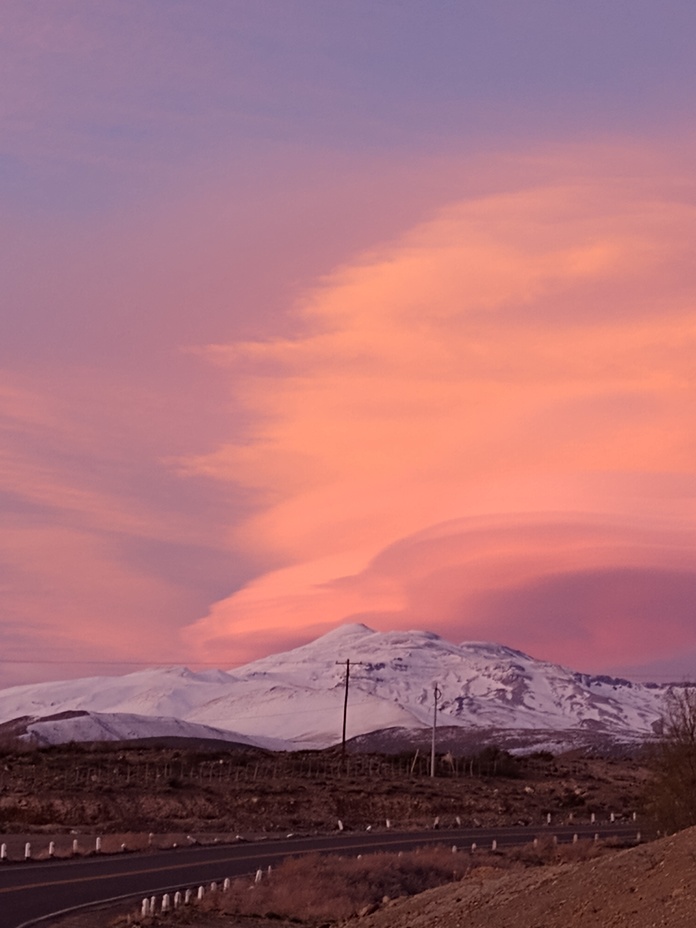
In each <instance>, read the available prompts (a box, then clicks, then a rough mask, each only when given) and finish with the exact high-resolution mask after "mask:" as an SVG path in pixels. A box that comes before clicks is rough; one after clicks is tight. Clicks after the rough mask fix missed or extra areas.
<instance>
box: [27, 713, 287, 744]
mask: <svg viewBox="0 0 696 928" xmlns="http://www.w3.org/2000/svg"><path fill="white" fill-rule="evenodd" d="M25 729H26V733H27V735H28V736H29V737H30V738H31V740H32V741H34V742H35V743H36V744H40V745H48V744H64V743H66V742H68V741H130V740H138V739H141V738H153V737H157V738H189V739H196V740H201V739H203V740H207V741H209V740H215V741H228V742H233V743H235V744H247V745H252V746H254V747H265V748H268V749H270V750H279V749H282V747H283V745H282V744H279V743H278V742H276V741H275V740H274V739H272V738H263V737H261V738H248V737H246V736H245V735H241V734H239V733H238V732H232V731H225V730H223V729H221V728H211V727H210V726H208V725H196V724H195V723H192V722H184V721H183V720H182V719H175V718H153V717H151V716H146V715H133V714H130V713H127V712H84V711H79V712H65V713H58V715H57V716H48V717H45V718H42V719H40V720H38V721H27V722H26V725H25Z"/></svg>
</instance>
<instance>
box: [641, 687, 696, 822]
mask: <svg viewBox="0 0 696 928" xmlns="http://www.w3.org/2000/svg"><path fill="white" fill-rule="evenodd" d="M666 705H667V708H666V712H665V716H664V719H663V730H662V738H661V740H660V742H659V743H658V744H657V745H656V746H655V748H654V749H653V751H652V755H651V768H652V773H653V777H652V780H651V782H650V786H649V790H648V797H647V805H648V808H649V810H650V811H651V812H652V814H653V815H654V817H655V821H656V824H657V827H658V828H660V829H661V830H663V831H666V832H674V831H678V830H680V829H682V828H688V827H689V826H690V825H696V686H692V685H689V686H684V687H675V688H674V689H673V690H672V691H671V693H670V694H669V696H668V697H667V700H666Z"/></svg>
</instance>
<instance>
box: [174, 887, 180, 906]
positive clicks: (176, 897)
mask: <svg viewBox="0 0 696 928" xmlns="http://www.w3.org/2000/svg"><path fill="white" fill-rule="evenodd" d="M180 905H181V893H180V892H179V890H177V891H176V892H175V893H174V908H175V909H178V908H179V906H180Z"/></svg>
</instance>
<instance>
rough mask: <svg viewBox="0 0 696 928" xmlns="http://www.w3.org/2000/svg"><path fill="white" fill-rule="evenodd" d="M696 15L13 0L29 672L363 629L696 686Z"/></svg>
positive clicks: (573, 3) (11, 133)
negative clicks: (419, 634) (406, 632)
mask: <svg viewBox="0 0 696 928" xmlns="http://www.w3.org/2000/svg"><path fill="white" fill-rule="evenodd" d="M695 36H696V4H694V2H693V0H630V2H628V0H582V2H577V0H486V2H479V0H428V2H425V0H98V2H97V0H4V2H3V4H2V14H1V15H0V64H1V68H2V80H1V81H0V126H1V132H0V198H1V199H0V202H1V203H2V211H1V213H0V236H1V238H2V243H1V249H0V268H1V275H2V277H1V279H2V287H1V290H0V295H1V303H0V314H1V315H0V319H1V325H0V686H8V685H12V684H14V683H24V682H32V681H39V680H48V679H58V678H67V677H75V676H87V675H91V674H94V673H122V672H127V671H129V670H133V669H137V667H139V666H141V665H153V664H160V663H175V664H187V665H188V666H191V667H202V666H210V665H214V666H219V667H223V668H232V667H234V666H236V665H239V664H241V663H243V662H246V661H248V660H251V659H253V658H255V657H260V656H263V655H265V654H268V653H272V652H277V651H280V650H284V649H286V648H288V647H293V646H295V645H298V644H301V643H304V642H306V641H309V640H310V639H312V638H315V637H317V636H318V635H320V634H322V633H324V632H326V631H329V630H330V629H332V628H334V627H336V626H337V625H340V624H342V623H345V622H364V623H365V624H367V625H369V626H370V627H372V628H375V629H378V630H382V631H386V630H390V629H410V628H416V629H428V630H431V631H434V632H437V633H439V634H441V635H443V636H445V637H446V638H448V639H449V640H451V641H455V642H460V641H464V640H470V639H476V640H479V639H484V640H492V641H499V642H501V643H503V644H507V645H509V646H512V647H516V648H520V649H522V650H524V651H527V652H528V653H530V654H532V655H534V656H536V657H540V658H545V659H550V660H554V661H558V662H560V663H563V664H566V665H568V666H571V667H573V668H575V669H578V670H586V671H595V672H611V673H620V674H624V675H628V676H634V677H635V678H636V679H641V680H642V679H647V678H650V677H652V678H655V679H686V678H694V677H696V257H695V244H696V167H695V166H696V129H695V127H696V122H695V115H696V113H695V111H696V55H694V37H695ZM346 657H350V655H349V654H345V655H337V659H345V658H346Z"/></svg>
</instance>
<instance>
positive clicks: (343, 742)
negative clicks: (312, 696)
mask: <svg viewBox="0 0 696 928" xmlns="http://www.w3.org/2000/svg"><path fill="white" fill-rule="evenodd" d="M336 663H337V664H343V661H336ZM364 663H366V661H353V666H355V665H356V664H364ZM345 665H346V690H345V694H344V696H343V735H342V737H341V765H342V766H343V767H344V768H345V765H346V723H347V721H348V685H349V683H350V659H347V660H346V661H345Z"/></svg>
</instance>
